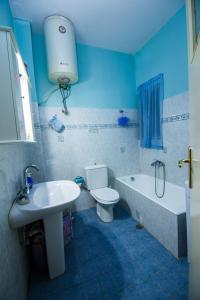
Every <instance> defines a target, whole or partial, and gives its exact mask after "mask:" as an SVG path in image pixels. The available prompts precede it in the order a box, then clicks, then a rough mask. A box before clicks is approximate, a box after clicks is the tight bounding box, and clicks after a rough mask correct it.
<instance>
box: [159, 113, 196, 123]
mask: <svg viewBox="0 0 200 300" xmlns="http://www.w3.org/2000/svg"><path fill="white" fill-rule="evenodd" d="M189 118H190V115H189V113H184V114H180V115H174V116H170V117H165V118H163V123H171V122H177V121H185V120H189Z"/></svg>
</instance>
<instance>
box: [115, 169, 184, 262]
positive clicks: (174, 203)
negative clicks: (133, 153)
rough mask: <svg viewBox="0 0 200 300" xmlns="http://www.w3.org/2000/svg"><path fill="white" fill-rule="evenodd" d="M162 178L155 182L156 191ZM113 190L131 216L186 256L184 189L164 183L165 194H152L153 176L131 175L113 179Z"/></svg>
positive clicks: (181, 254)
mask: <svg viewBox="0 0 200 300" xmlns="http://www.w3.org/2000/svg"><path fill="white" fill-rule="evenodd" d="M162 184H163V182H162V180H159V181H158V191H159V192H161V190H162ZM114 185H115V189H116V190H118V192H119V194H120V198H121V205H122V206H124V208H126V209H128V210H129V211H130V212H131V214H132V216H133V218H135V219H136V220H138V221H139V222H141V223H143V224H144V226H145V228H146V229H147V230H148V231H149V232H150V233H151V234H152V235H154V236H155V237H156V238H157V239H158V240H159V241H160V242H161V243H162V244H163V245H164V246H165V247H166V248H167V249H168V250H169V251H170V252H172V253H173V254H174V255H175V256H176V257H181V256H185V255H186V252H187V246H186V245H187V238H186V213H185V212H186V201H185V189H184V188H183V187H180V186H177V185H175V184H172V183H169V182H166V186H165V195H164V197H163V198H158V197H157V196H156V195H155V181H154V177H152V176H149V175H145V174H133V175H129V176H123V177H119V178H117V179H116V180H115V184H114Z"/></svg>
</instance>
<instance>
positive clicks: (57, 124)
mask: <svg viewBox="0 0 200 300" xmlns="http://www.w3.org/2000/svg"><path fill="white" fill-rule="evenodd" d="M49 126H50V127H51V128H52V129H54V130H55V131H56V132H58V133H61V132H63V131H64V129H65V126H64V124H63V123H62V122H61V121H60V120H58V118H57V115H54V116H53V117H52V118H51V119H50V120H49Z"/></svg>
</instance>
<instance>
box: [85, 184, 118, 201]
mask: <svg viewBox="0 0 200 300" xmlns="http://www.w3.org/2000/svg"><path fill="white" fill-rule="evenodd" d="M90 194H91V195H92V196H93V197H94V198H95V199H96V200H97V201H98V202H99V203H102V204H115V203H117V202H118V201H119V193H118V192H117V191H116V190H113V189H111V188H108V187H106V188H101V189H96V190H91V191H90Z"/></svg>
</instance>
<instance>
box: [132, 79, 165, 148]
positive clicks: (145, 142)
mask: <svg viewBox="0 0 200 300" xmlns="http://www.w3.org/2000/svg"><path fill="white" fill-rule="evenodd" d="M163 99H164V79H163V74H159V75H158V76H156V77H154V78H152V79H150V80H148V81H147V82H145V83H143V84H142V85H140V86H139V87H138V101H139V121H140V146H141V147H142V148H149V149H151V148H152V149H163V135H162V116H163Z"/></svg>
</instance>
